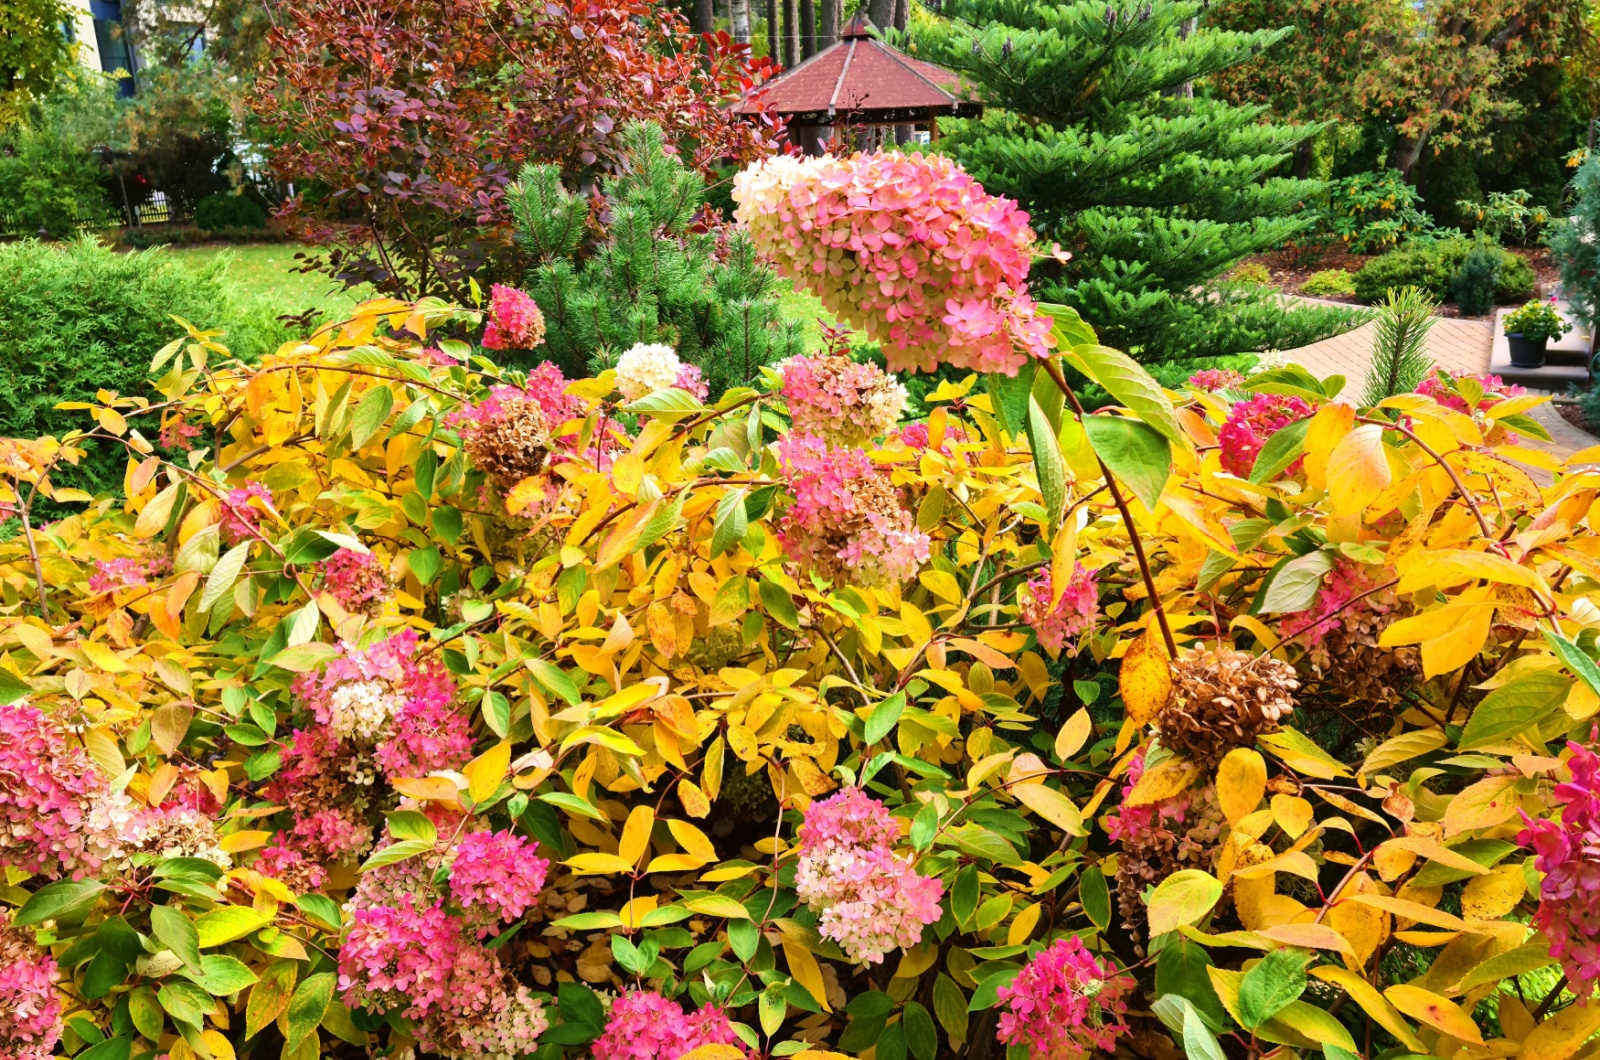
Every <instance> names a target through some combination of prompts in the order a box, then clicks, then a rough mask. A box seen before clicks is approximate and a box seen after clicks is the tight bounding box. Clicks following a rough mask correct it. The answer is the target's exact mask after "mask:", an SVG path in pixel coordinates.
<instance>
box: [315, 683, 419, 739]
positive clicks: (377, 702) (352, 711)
mask: <svg viewBox="0 0 1600 1060" xmlns="http://www.w3.org/2000/svg"><path fill="white" fill-rule="evenodd" d="M404 706H405V700H404V698H402V697H401V696H400V695H399V694H397V693H396V692H395V691H394V689H393V688H391V687H390V686H389V685H388V683H386V682H384V681H347V682H345V683H344V684H342V685H340V686H339V687H338V688H335V689H334V690H333V694H332V695H331V696H329V697H328V710H329V713H330V714H331V715H332V717H331V718H330V719H329V721H328V724H329V727H331V728H332V729H333V731H334V732H335V733H337V734H338V735H339V738H340V739H342V740H352V739H353V740H356V741H358V742H360V743H367V744H371V743H376V742H377V741H378V740H379V739H381V738H382V737H384V736H385V735H387V734H388V732H389V726H390V724H391V723H392V722H393V721H394V717H395V715H396V714H398V713H400V710H401V708H402V707H404Z"/></svg>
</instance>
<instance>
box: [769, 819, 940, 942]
mask: <svg viewBox="0 0 1600 1060" xmlns="http://www.w3.org/2000/svg"><path fill="white" fill-rule="evenodd" d="M899 836H900V822H899V821H898V820H896V819H895V818H894V817H893V816H892V815H891V814H890V813H889V811H888V809H887V808H886V807H885V806H884V805H883V803H881V802H878V801H877V800H876V799H873V798H871V797H870V796H868V795H867V794H866V793H865V792H863V791H862V790H861V789H860V788H846V789H844V790H843V791H841V792H839V793H838V794H836V795H832V796H830V797H828V798H826V799H819V800H817V801H816V802H813V803H812V804H811V805H810V806H809V807H808V808H807V809H806V815H805V821H804V822H803V823H802V824H801V825H800V834H799V840H800V842H799V845H798V847H797V849H798V850H799V852H800V860H799V864H798V865H797V867H796V870H795V893H796V894H798V895H799V896H800V899H801V900H802V901H804V902H805V903H806V904H807V905H809V906H810V907H811V909H812V910H814V911H815V912H817V913H819V914H820V917H819V918H818V921H817V930H818V931H819V932H821V934H822V936H823V937H824V938H830V939H833V940H834V941H835V942H837V943H839V948H840V949H842V950H843V951H844V952H845V954H846V955H847V956H848V957H849V958H850V959H851V960H855V961H866V962H868V963H869V964H880V963H882V961H883V957H884V954H886V953H888V952H889V951H890V950H892V949H894V948H896V947H910V946H915V945H916V944H917V942H918V941H919V940H921V938H922V929H923V927H925V926H926V925H928V924H932V923H933V922H934V921H936V920H938V919H939V901H940V899H941V898H943V897H944V884H943V883H941V882H940V881H939V880H937V879H934V878H932V877H929V876H923V875H920V874H919V873H918V872H917V871H916V870H915V869H913V868H912V867H911V864H910V863H909V862H907V861H904V860H902V859H901V858H899V857H897V856H895V853H894V842H895V840H896V839H898V838H899Z"/></svg>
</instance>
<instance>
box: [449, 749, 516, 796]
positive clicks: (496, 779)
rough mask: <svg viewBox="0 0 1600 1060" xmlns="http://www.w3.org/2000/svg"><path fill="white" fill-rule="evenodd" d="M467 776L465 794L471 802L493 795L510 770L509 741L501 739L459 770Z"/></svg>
mask: <svg viewBox="0 0 1600 1060" xmlns="http://www.w3.org/2000/svg"><path fill="white" fill-rule="evenodd" d="M461 772H462V774H463V775H465V776H466V778H467V794H468V795H469V796H471V798H472V801H473V802H475V803H476V802H482V801H483V800H485V799H487V798H488V797H489V796H491V795H493V794H494V793H495V792H496V791H497V790H498V789H499V787H500V782H501V781H503V780H505V779H506V776H507V775H508V774H510V772H511V742H510V741H509V740H501V741H500V742H499V743H497V744H495V745H494V746H493V747H491V748H489V749H488V750H487V751H485V752H483V754H481V755H479V756H478V757H477V758H474V759H473V760H472V761H470V762H468V763H467V764H466V766H465V767H464V768H463V769H462V770H461Z"/></svg>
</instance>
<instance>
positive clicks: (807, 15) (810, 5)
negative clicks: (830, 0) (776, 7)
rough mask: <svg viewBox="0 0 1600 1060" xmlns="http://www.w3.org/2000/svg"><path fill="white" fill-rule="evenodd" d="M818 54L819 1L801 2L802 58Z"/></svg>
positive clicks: (804, 0)
mask: <svg viewBox="0 0 1600 1060" xmlns="http://www.w3.org/2000/svg"><path fill="white" fill-rule="evenodd" d="M815 54H817V0H800V56H801V58H803V59H809V58H811V57H812V56H813V55H815Z"/></svg>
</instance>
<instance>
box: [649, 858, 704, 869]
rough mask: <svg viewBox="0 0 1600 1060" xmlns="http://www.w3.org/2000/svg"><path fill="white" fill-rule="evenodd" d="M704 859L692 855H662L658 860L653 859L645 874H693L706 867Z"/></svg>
mask: <svg viewBox="0 0 1600 1060" xmlns="http://www.w3.org/2000/svg"><path fill="white" fill-rule="evenodd" d="M705 863H706V862H705V859H704V858H697V857H695V856H694V855H692V854H662V855H661V856H660V857H658V858H651V859H650V864H649V865H647V866H645V870H644V871H645V872H692V871H694V870H695V869H698V868H699V867H700V866H702V865H704V864H705Z"/></svg>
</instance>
